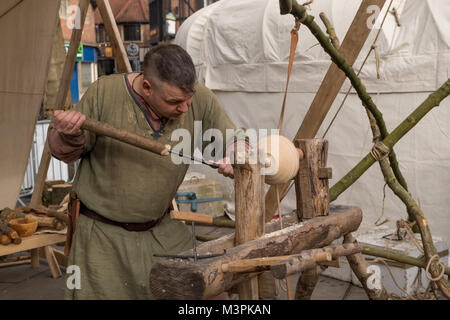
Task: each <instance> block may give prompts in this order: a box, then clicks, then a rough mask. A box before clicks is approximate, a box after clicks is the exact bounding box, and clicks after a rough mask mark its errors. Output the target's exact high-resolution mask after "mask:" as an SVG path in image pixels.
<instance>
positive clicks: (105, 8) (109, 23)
mask: <svg viewBox="0 0 450 320" xmlns="http://www.w3.org/2000/svg"><path fill="white" fill-rule="evenodd" d="M97 6H98V11H99V12H100V15H101V16H102V19H103V24H104V25H105V30H106V33H107V34H108V37H109V40H110V41H111V45H112V47H113V52H114V58H115V59H116V63H117V67H118V68H119V71H120V72H122V73H125V72H132V69H131V65H130V60H128V55H127V52H126V51H125V47H124V46H123V42H122V39H121V38H120V32H119V29H118V28H117V24H116V20H115V18H114V14H113V12H112V10H111V6H110V4H109V1H108V0H97Z"/></svg>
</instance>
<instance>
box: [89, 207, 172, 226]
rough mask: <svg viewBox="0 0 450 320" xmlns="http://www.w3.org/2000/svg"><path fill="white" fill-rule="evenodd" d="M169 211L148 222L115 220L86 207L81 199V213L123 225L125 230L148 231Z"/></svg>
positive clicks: (98, 219) (108, 222) (115, 224)
mask: <svg viewBox="0 0 450 320" xmlns="http://www.w3.org/2000/svg"><path fill="white" fill-rule="evenodd" d="M167 212H168V210H166V212H165V213H164V214H163V215H162V216H161V217H160V218H159V219H157V220H151V221H148V222H143V223H139V222H117V221H113V220H110V219H108V218H106V217H104V216H101V215H99V214H98V213H97V212H95V211H92V210H91V209H89V208H88V207H86V206H85V205H84V204H83V203H82V202H81V201H80V213H81V214H83V215H85V216H86V217H89V218H91V219H94V220H97V221H100V222H103V223H107V224H111V225H113V226H117V227H122V228H124V229H125V230H128V231H147V230H150V229H151V228H153V227H156V226H157V225H158V224H159V223H160V222H161V220H162V219H163V218H164V216H165V215H166V213H167Z"/></svg>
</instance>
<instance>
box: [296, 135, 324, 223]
mask: <svg viewBox="0 0 450 320" xmlns="http://www.w3.org/2000/svg"><path fill="white" fill-rule="evenodd" d="M294 143H295V146H296V147H297V148H299V149H301V150H302V151H303V154H304V156H303V158H301V159H300V166H299V170H298V174H297V176H296V178H295V190H296V194H297V215H298V218H299V219H300V220H304V219H311V218H313V217H318V216H327V215H328V214H329V212H330V207H329V196H328V179H330V178H331V168H326V164H327V153H328V141H327V140H323V139H299V140H295V142H294Z"/></svg>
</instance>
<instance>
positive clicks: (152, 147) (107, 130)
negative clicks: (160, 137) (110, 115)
mask: <svg viewBox="0 0 450 320" xmlns="http://www.w3.org/2000/svg"><path fill="white" fill-rule="evenodd" d="M81 129H86V130H89V131H91V132H94V133H96V134H99V135H102V136H107V137H110V138H113V139H116V140H119V141H122V142H125V143H128V144H131V145H133V146H135V147H138V148H141V149H144V150H148V151H151V152H154V153H156V154H159V155H162V156H166V155H168V154H169V151H170V149H171V146H170V145H168V144H164V143H161V142H159V141H156V140H153V139H150V138H147V137H144V136H141V135H138V134H136V133H133V132H130V131H127V130H124V129H119V128H116V127H114V126H112V125H110V124H107V123H103V122H99V121H96V120H93V119H86V120H85V121H84V123H83V124H82V125H81Z"/></svg>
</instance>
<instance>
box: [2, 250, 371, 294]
mask: <svg viewBox="0 0 450 320" xmlns="http://www.w3.org/2000/svg"><path fill="white" fill-rule="evenodd" d="M62 271H63V273H64V271H65V270H64V269H62ZM296 280H297V277H295V278H294V277H293V278H292V279H291V283H292V284H291V287H292V290H294V289H295V284H296ZM64 286H65V278H64V277H61V278H58V279H54V278H52V275H51V272H50V269H49V267H48V265H47V262H46V260H45V259H41V260H40V267H39V268H36V269H32V268H31V267H30V265H29V264H24V265H17V266H10V267H4V268H0V300H60V299H63V298H64ZM283 293H284V292H283ZM281 298H284V299H286V293H284V294H282V295H281ZM312 300H367V296H366V294H365V292H364V290H363V289H362V288H359V287H356V286H354V285H352V284H350V283H348V282H344V281H339V280H335V279H332V278H329V277H325V276H321V278H320V281H319V283H318V284H317V287H316V289H315V290H314V293H313V295H312Z"/></svg>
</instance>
